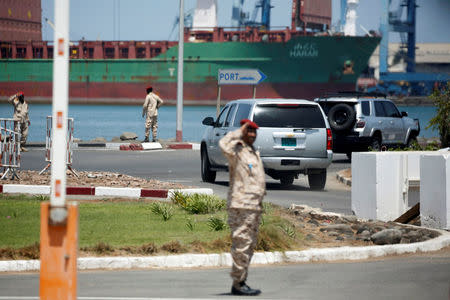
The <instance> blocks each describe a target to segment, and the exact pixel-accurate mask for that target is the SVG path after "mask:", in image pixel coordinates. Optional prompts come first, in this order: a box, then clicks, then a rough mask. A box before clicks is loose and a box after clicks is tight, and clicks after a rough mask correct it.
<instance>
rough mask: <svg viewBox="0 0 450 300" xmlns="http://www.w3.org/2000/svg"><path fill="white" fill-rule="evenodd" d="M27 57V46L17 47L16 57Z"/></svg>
mask: <svg viewBox="0 0 450 300" xmlns="http://www.w3.org/2000/svg"><path fill="white" fill-rule="evenodd" d="M25 57H27V48H22V47H17V53H16V58H25Z"/></svg>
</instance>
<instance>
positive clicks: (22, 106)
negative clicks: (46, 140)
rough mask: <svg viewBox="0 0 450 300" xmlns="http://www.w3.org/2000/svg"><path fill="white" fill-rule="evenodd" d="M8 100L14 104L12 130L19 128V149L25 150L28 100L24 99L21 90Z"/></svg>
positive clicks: (28, 122)
mask: <svg viewBox="0 0 450 300" xmlns="http://www.w3.org/2000/svg"><path fill="white" fill-rule="evenodd" d="M9 102H11V104H12V105H13V106H14V115H13V119H14V121H15V127H14V131H19V128H20V134H21V136H20V151H23V152H27V151H28V150H27V149H26V148H25V147H24V145H25V144H26V142H27V137H28V126H30V124H31V123H30V117H29V116H28V102H26V101H25V95H24V94H23V93H22V92H18V93H17V94H15V95H12V96H11V97H9Z"/></svg>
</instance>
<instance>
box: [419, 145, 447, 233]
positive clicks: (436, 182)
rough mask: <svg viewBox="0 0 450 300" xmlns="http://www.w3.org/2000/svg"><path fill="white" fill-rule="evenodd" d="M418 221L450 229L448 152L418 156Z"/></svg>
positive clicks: (424, 224)
mask: <svg viewBox="0 0 450 300" xmlns="http://www.w3.org/2000/svg"><path fill="white" fill-rule="evenodd" d="M420 222H421V225H422V226H425V227H432V228H439V229H447V230H449V229H450V153H448V154H444V153H442V154H440V153H433V154H424V155H421V157H420Z"/></svg>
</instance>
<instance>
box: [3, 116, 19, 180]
mask: <svg viewBox="0 0 450 300" xmlns="http://www.w3.org/2000/svg"><path fill="white" fill-rule="evenodd" d="M20 136H21V134H20V123H18V122H17V121H15V120H14V119H0V168H3V175H2V177H1V178H0V179H5V178H6V176H7V175H8V174H9V173H11V179H14V178H17V179H19V180H20V178H19V176H18V175H17V173H16V169H17V168H20Z"/></svg>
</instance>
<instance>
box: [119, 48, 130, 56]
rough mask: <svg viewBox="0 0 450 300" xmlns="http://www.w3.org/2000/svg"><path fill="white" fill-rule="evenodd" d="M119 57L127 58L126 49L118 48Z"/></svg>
mask: <svg viewBox="0 0 450 300" xmlns="http://www.w3.org/2000/svg"><path fill="white" fill-rule="evenodd" d="M119 52H120V54H119V57H120V58H128V48H120V49H119Z"/></svg>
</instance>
